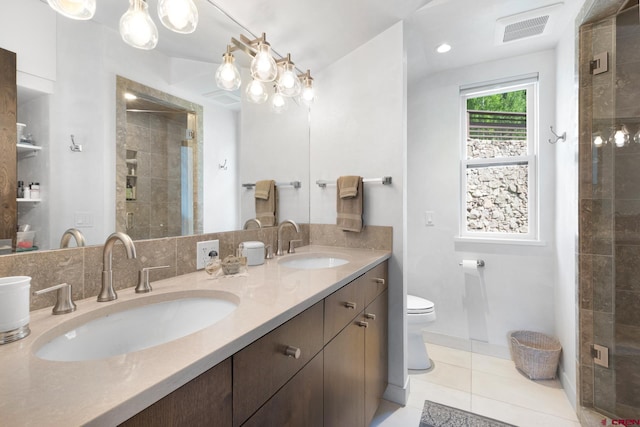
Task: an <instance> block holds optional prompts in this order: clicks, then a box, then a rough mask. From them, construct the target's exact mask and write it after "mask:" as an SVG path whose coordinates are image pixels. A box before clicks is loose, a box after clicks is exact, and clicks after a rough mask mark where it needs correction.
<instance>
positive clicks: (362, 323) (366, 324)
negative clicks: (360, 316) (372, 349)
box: [357, 320, 369, 328]
mask: <svg viewBox="0 0 640 427" xmlns="http://www.w3.org/2000/svg"><path fill="white" fill-rule="evenodd" d="M357 325H358V326H360V327H363V328H368V327H369V322H365V321H364V320H360V321H358V322H357Z"/></svg>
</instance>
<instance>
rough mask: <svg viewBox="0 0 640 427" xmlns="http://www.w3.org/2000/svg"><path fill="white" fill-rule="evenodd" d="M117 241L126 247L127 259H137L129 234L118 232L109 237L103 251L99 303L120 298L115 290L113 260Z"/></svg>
mask: <svg viewBox="0 0 640 427" xmlns="http://www.w3.org/2000/svg"><path fill="white" fill-rule="evenodd" d="M117 240H120V241H121V242H122V244H123V245H124V249H125V251H126V252H127V258H129V259H132V258H135V257H136V247H135V246H134V245H133V240H131V237H129V236H128V235H127V234H124V233H122V232H117V233H113V234H111V235H110V236H109V237H107V240H106V241H105V242H104V249H103V251H102V288H100V293H99V294H98V302H104V301H113V300H114V299H117V298H118V295H117V294H116V291H115V290H114V289H113V271H112V263H113V260H112V256H111V254H112V252H113V245H115V243H116V241H117Z"/></svg>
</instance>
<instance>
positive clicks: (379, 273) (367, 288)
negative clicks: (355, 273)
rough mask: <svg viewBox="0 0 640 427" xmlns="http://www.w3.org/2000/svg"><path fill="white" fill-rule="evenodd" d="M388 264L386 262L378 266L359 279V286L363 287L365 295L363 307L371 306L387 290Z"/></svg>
mask: <svg viewBox="0 0 640 427" xmlns="http://www.w3.org/2000/svg"><path fill="white" fill-rule="evenodd" d="M388 264H389V263H388V262H387V261H385V262H383V263H382V264H378V265H376V266H375V267H373V268H372V269H371V270H369V271H367V272H366V273H365V274H364V275H362V276H361V277H360V279H359V280H360V282H361V284H360V286H362V287H363V290H364V295H365V301H364V304H365V306H366V305H369V304H371V302H372V301H373V300H374V299H376V297H377V296H378V295H380V294H381V293H382V292H384V291H385V290H386V289H387V285H388V283H387V282H388V280H387V279H388V273H387V269H388Z"/></svg>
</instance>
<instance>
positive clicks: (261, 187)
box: [255, 180, 278, 227]
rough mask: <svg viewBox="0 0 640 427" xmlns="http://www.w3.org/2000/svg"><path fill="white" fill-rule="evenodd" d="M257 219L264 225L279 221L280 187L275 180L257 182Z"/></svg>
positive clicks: (268, 225)
mask: <svg viewBox="0 0 640 427" xmlns="http://www.w3.org/2000/svg"><path fill="white" fill-rule="evenodd" d="M255 198H256V219H257V220H258V221H260V223H261V224H262V226H263V227H270V226H273V225H276V224H277V223H278V189H277V187H276V182H275V181H274V180H265V181H258V182H256V187H255Z"/></svg>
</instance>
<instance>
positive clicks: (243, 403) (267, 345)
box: [0, 245, 391, 426]
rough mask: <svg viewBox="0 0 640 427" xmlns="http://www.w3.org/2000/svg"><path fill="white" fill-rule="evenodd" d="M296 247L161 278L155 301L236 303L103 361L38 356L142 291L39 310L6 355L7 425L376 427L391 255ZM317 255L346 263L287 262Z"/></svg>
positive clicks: (1, 419)
mask: <svg viewBox="0 0 640 427" xmlns="http://www.w3.org/2000/svg"><path fill="white" fill-rule="evenodd" d="M297 252H298V254H296V255H285V256H283V257H279V258H277V259H273V260H268V261H267V262H265V264H263V265H260V266H254V267H250V268H249V272H248V275H246V276H239V277H232V278H228V277H224V278H218V279H212V278H210V277H209V276H208V275H207V274H206V273H205V272H204V271H200V272H196V273H191V274H187V275H183V276H178V277H175V278H171V279H165V280H161V281H157V282H154V283H153V292H151V294H150V295H154V294H155V295H157V296H156V298H161V297H162V296H163V295H164V296H166V297H167V298H170V297H171V296H172V295H176V294H179V293H180V292H183V293H184V292H186V291H188V292H199V293H206V292H218V293H228V294H233V295H234V298H236V299H237V301H238V304H237V308H236V309H235V310H234V311H233V312H232V313H231V314H229V315H227V316H226V317H224V318H223V319H221V320H219V321H218V322H217V323H215V324H213V325H211V326H209V327H206V328H204V329H202V330H200V331H198V332H195V333H192V334H190V335H187V336H184V337H182V338H179V339H175V340H173V341H170V342H167V343H165V344H160V345H157V346H154V347H151V348H147V349H144V350H140V351H135V352H130V353H125V354H120V355H116V356H112V357H108V358H105V359H99V360H85V361H80V362H55V361H49V360H43V359H41V358H38V357H37V356H36V355H35V352H37V351H38V349H39V348H40V347H42V346H43V345H44V344H45V343H46V342H47V341H49V340H50V339H51V337H52V336H53V335H54V334H55V333H58V334H59V333H60V332H63V331H64V324H65V323H67V325H68V324H74V322H76V323H78V322H79V320H76V319H82V317H81V316H82V315H83V313H85V314H84V316H87V313H93V312H94V311H96V310H98V311H104V310H105V309H104V308H103V307H105V306H106V305H109V304H110V305H111V306H112V307H114V311H117V310H118V308H117V306H118V304H123V303H124V304H133V303H139V301H138V299H140V301H142V299H144V298H145V296H141V295H139V294H135V293H134V292H133V289H127V290H123V291H119V293H118V295H119V299H118V300H116V301H113V302H109V303H97V302H96V301H95V299H90V300H81V301H77V304H78V310H77V311H76V312H74V313H71V314H69V315H64V316H52V315H51V313H50V309H45V310H39V311H37V312H32V316H31V323H30V326H31V329H32V334H31V336H30V337H28V338H26V339H23V340H22V341H19V342H16V343H12V344H11V345H6V346H3V347H2V348H0V364H1V365H2V370H3V371H5V372H6V373H3V382H2V384H1V385H0V396H1V397H2V399H1V400H0V424H6V423H10V424H11V423H17V424H21V425H24V424H39V425H45V424H65V425H80V424H89V425H117V424H121V423H122V424H124V425H132V426H133V425H151V424H152V425H216V426H217V425H221V426H240V425H263V424H264V423H265V420H268V423H269V424H270V425H285V424H290V425H309V426H313V425H326V426H335V425H349V426H364V425H368V424H369V423H370V421H371V419H372V418H373V415H374V414H375V411H376V408H377V406H378V404H379V401H380V399H381V397H382V393H383V392H384V389H385V387H386V381H387V333H386V331H387V262H386V260H387V259H388V258H389V257H390V255H391V254H390V253H389V252H387V251H378V250H364V249H347V248H338V247H320V246H313V245H312V246H306V247H303V248H300V249H298V250H297ZM317 254H325V255H331V256H332V257H339V258H340V259H346V260H348V263H346V264H343V265H340V266H337V267H329V268H292V267H290V266H286V265H287V264H286V263H285V261H286V260H287V259H289V260H291V259H294V258H295V257H304V256H305V255H308V256H316V255H317ZM289 265H291V264H289ZM293 265H295V264H293ZM162 423H166V424H162Z"/></svg>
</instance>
